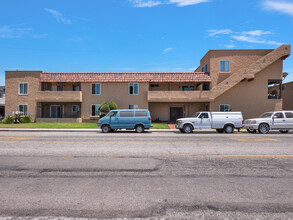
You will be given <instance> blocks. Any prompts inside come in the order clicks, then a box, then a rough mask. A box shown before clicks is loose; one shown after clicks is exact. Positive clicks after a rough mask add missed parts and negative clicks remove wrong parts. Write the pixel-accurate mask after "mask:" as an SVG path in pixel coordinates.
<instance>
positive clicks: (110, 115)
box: [108, 111, 118, 117]
mask: <svg viewBox="0 0 293 220" xmlns="http://www.w3.org/2000/svg"><path fill="white" fill-rule="evenodd" d="M117 114H118V112H117V111H112V112H110V113H109V115H108V116H109V117H116V116H117Z"/></svg>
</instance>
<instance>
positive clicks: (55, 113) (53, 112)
mask: <svg viewBox="0 0 293 220" xmlns="http://www.w3.org/2000/svg"><path fill="white" fill-rule="evenodd" d="M50 118H63V109H62V107H61V105H50Z"/></svg>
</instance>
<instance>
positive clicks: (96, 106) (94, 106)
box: [92, 104, 101, 116]
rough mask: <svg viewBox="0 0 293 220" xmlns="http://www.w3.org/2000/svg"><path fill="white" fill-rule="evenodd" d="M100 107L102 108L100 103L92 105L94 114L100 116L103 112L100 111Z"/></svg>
mask: <svg viewBox="0 0 293 220" xmlns="http://www.w3.org/2000/svg"><path fill="white" fill-rule="evenodd" d="M99 108H100V105H99V104H95V105H92V116H99V115H100V114H101V112H100V111H99Z"/></svg>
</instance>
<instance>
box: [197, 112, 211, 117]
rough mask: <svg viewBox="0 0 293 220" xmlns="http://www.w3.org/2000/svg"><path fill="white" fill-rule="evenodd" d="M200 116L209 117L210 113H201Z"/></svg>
mask: <svg viewBox="0 0 293 220" xmlns="http://www.w3.org/2000/svg"><path fill="white" fill-rule="evenodd" d="M199 118H209V114H208V113H201V115H200V116H199Z"/></svg>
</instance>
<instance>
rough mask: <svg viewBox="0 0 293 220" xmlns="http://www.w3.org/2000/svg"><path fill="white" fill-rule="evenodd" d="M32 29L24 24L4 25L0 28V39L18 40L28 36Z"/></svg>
mask: <svg viewBox="0 0 293 220" xmlns="http://www.w3.org/2000/svg"><path fill="white" fill-rule="evenodd" d="M31 31H32V28H30V27H26V25H25V24H16V25H4V26H2V27H0V38H20V37H23V36H25V35H29V34H30V33H31Z"/></svg>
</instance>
